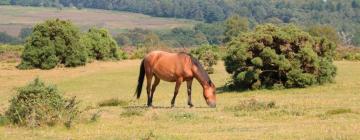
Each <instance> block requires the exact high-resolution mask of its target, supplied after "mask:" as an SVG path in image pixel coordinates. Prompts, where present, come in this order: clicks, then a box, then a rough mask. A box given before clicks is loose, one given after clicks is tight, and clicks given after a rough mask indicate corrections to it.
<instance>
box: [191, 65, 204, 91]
mask: <svg viewBox="0 0 360 140" xmlns="http://www.w3.org/2000/svg"><path fill="white" fill-rule="evenodd" d="M193 72H194V75H195V76H194V77H195V79H196V80H197V81H198V82H199V83H200V84H201V86H202V87H205V86H207V85H208V79H207V78H206V77H205V76H206V75H204V74H203V73H202V72H201V71H200V69H199V68H197V70H196V71H193Z"/></svg>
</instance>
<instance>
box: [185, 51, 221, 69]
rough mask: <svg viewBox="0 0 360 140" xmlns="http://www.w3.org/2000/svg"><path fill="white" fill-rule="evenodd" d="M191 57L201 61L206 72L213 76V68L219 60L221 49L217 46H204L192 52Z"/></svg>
mask: <svg viewBox="0 0 360 140" xmlns="http://www.w3.org/2000/svg"><path fill="white" fill-rule="evenodd" d="M190 53H191V55H192V56H193V57H195V58H196V59H197V60H199V61H200V63H201V65H203V66H204V68H205V70H206V71H207V72H208V73H209V74H212V73H214V68H213V66H214V65H216V64H217V61H218V60H219V57H220V56H219V49H218V47H217V46H210V45H202V46H200V47H196V48H195V49H192V50H191V52H190Z"/></svg>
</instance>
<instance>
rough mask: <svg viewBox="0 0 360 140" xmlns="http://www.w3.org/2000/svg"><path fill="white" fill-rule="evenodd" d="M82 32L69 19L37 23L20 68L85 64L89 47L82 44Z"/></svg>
mask: <svg viewBox="0 0 360 140" xmlns="http://www.w3.org/2000/svg"><path fill="white" fill-rule="evenodd" d="M79 39H80V33H79V29H78V28H76V27H75V26H74V25H73V24H72V23H71V22H70V21H64V20H59V19H55V20H47V21H45V22H44V23H40V24H37V25H36V26H35V27H34V29H33V32H32V34H31V35H30V36H29V38H28V40H27V41H26V43H25V49H24V51H23V53H22V56H21V58H22V61H21V63H20V65H18V68H20V69H31V68H40V69H52V68H54V67H56V66H57V65H58V64H63V65H65V66H66V67H75V66H79V65H85V63H86V60H87V54H86V48H84V47H83V46H82V45H80V42H79Z"/></svg>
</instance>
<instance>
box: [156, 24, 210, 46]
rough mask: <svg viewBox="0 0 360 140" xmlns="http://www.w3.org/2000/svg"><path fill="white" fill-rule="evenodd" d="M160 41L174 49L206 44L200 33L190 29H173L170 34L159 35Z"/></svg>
mask: <svg viewBox="0 0 360 140" xmlns="http://www.w3.org/2000/svg"><path fill="white" fill-rule="evenodd" d="M160 39H161V40H163V41H164V42H166V43H167V44H168V45H169V46H174V47H192V46H196V45H201V44H207V43H208V41H207V38H206V36H205V35H204V34H203V33H202V32H197V31H195V30H194V29H191V28H174V29H172V30H171V32H167V33H164V34H161V35H160Z"/></svg>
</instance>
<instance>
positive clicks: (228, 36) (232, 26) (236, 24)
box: [223, 15, 249, 44]
mask: <svg viewBox="0 0 360 140" xmlns="http://www.w3.org/2000/svg"><path fill="white" fill-rule="evenodd" d="M248 29H249V21H248V20H247V19H246V18H241V17H240V16H238V15H234V16H232V17H230V18H228V19H227V20H226V21H225V32H224V36H225V39H224V41H223V43H224V44H226V43H228V42H229V41H231V40H232V38H233V37H237V36H239V35H240V34H241V32H246V31H247V30H248Z"/></svg>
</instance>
